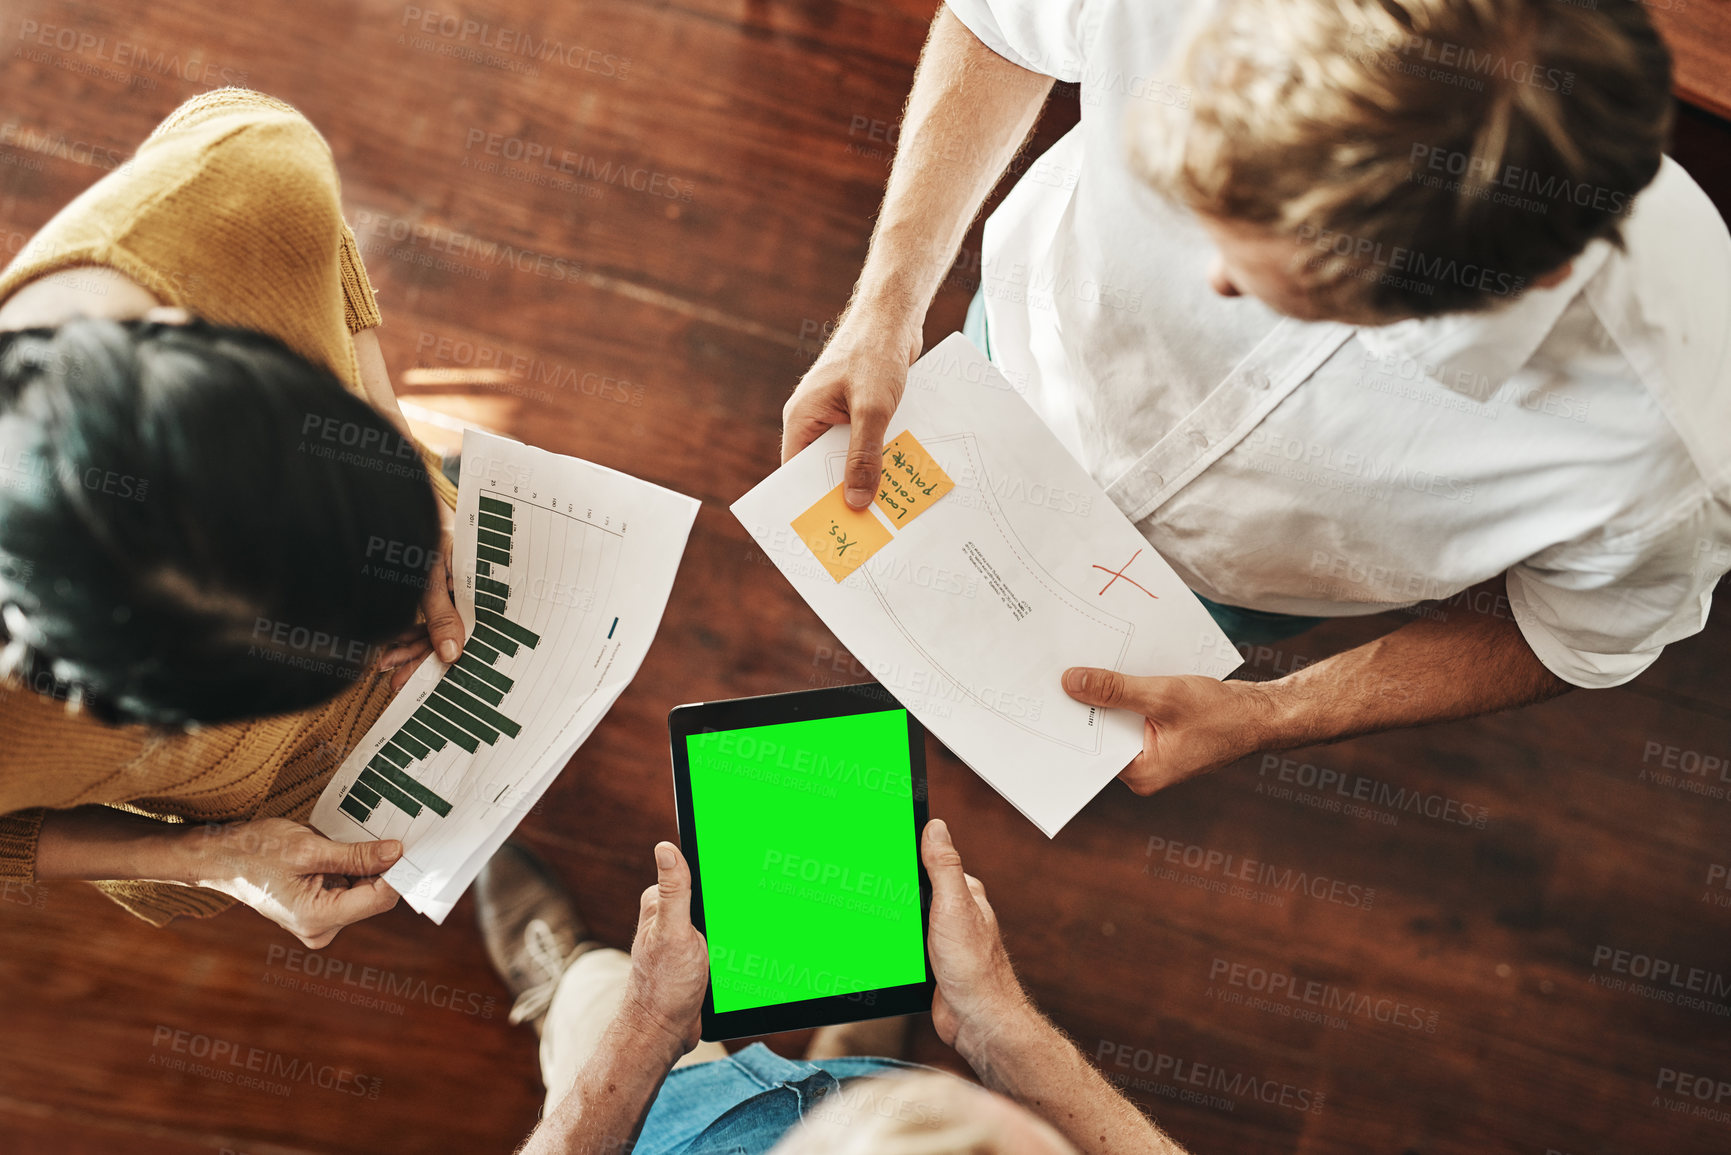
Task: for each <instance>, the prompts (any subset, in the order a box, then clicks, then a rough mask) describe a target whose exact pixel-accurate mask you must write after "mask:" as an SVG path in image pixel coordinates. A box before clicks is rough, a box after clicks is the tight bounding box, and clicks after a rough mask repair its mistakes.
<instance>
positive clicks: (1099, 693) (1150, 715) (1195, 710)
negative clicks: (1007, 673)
mask: <svg viewBox="0 0 1731 1155" xmlns="http://www.w3.org/2000/svg"><path fill="white" fill-rule="evenodd" d="M1064 692H1065V693H1066V694H1069V695H1070V697H1072V698H1074V699H1076V701H1078V702H1082V703H1085V704H1086V705H1089V706H1102V707H1105V708H1106V709H1109V710H1117V709H1125V710H1134V711H1136V712H1137V713H1138V714H1141V715H1142V719H1143V721H1142V753H1140V754H1138V755H1136V757H1135V758H1133V759H1132V760H1131V762H1130V765H1128V766H1126V767H1124V770H1123V772H1122V773H1120V774H1119V775H1118V777H1120V778H1122V779H1123V780H1124V782H1125V783H1126V784H1127V785H1128V786H1129V787H1130V789H1132V790H1134V791H1135V792H1136V793H1138V794H1152V793H1154V792H1155V791H1156V790H1164V789H1165V788H1166V787H1168V786H1172V785H1174V784H1176V783H1179V782H1182V781H1184V780H1185V779H1186V778H1194V777H1195V776H1196V775H1198V774H1206V773H1208V772H1209V771H1211V770H1218V769H1220V767H1222V766H1226V765H1228V764H1230V763H1232V762H1236V761H1237V760H1238V759H1240V758H1242V757H1244V756H1245V755H1247V754H1253V753H1255V752H1256V751H1257V750H1260V749H1262V748H1263V746H1264V745H1265V741H1264V735H1265V731H1266V727H1265V726H1264V724H1263V719H1264V717H1265V716H1266V714H1267V711H1268V706H1267V702H1266V700H1265V696H1264V694H1263V692H1262V689H1261V687H1259V686H1258V685H1257V684H1256V683H1255V682H1218V681H1215V680H1214V679H1213V678H1205V677H1201V676H1199V675H1191V676H1187V677H1180V678H1132V677H1126V676H1125V675H1123V674H1120V673H1118V672H1117V671H1116V670H1098V669H1093V668H1090V667H1082V666H1078V667H1076V668H1074V669H1070V670H1065V671H1064Z"/></svg>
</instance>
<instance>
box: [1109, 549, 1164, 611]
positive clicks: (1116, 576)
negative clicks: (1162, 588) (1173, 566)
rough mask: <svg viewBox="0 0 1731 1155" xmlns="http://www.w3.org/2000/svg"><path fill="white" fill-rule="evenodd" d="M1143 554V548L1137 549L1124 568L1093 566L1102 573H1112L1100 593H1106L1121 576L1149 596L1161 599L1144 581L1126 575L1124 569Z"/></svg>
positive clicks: (1156, 599)
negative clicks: (1144, 584)
mask: <svg viewBox="0 0 1731 1155" xmlns="http://www.w3.org/2000/svg"><path fill="white" fill-rule="evenodd" d="M1141 556H1142V551H1141V550H1137V551H1136V552H1135V553H1133V554H1131V555H1130V560H1129V561H1127V562H1125V563H1124V566H1123V568H1122V569H1107V568H1106V567H1105V566H1103V565H1096V566H1094V567H1093V568H1095V569H1097V570H1099V571H1100V572H1101V573H1109V574H1111V575H1112V578H1111V580H1110V581H1108V582H1107V583H1106V584H1105V585H1103V586H1101V587H1100V593H1101V594H1102V595H1104V594H1105V592H1106V591H1107V590H1109V589H1111V588H1112V582H1115V581H1117V580H1118V579H1119V578H1124V580H1125V581H1127V582H1129V583H1130V584H1131V585H1133V586H1135V587H1136V588H1137V589H1139V590H1141V591H1142V592H1143V593H1145V594H1147V595H1148V596H1149V597H1151V598H1153V599H1154V600H1155V601H1159V600H1160V595H1158V594H1155V593H1151V592H1150V591H1149V590H1148V589H1147V587H1145V586H1143V585H1142V583H1140V582H1138V581H1137V580H1136V579H1135V578H1133V577H1127V576H1125V573H1124V570H1127V569H1129V568H1130V567H1131V566H1132V565H1134V564H1135V563H1136V559H1137V558H1139V557H1141Z"/></svg>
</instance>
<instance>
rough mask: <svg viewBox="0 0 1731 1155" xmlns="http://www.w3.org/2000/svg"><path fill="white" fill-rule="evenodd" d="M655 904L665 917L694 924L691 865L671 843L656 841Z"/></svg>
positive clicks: (681, 923)
mask: <svg viewBox="0 0 1731 1155" xmlns="http://www.w3.org/2000/svg"><path fill="white" fill-rule="evenodd" d="M655 904H656V906H658V907H659V908H660V913H661V916H662V917H663V918H671V919H676V920H677V921H678V922H679V923H680V925H684V926H689V925H690V923H691V868H690V867H688V866H687V865H686V864H685V856H684V855H682V854H680V853H679V847H677V846H675V845H673V843H671V842H658V843H656V844H655Z"/></svg>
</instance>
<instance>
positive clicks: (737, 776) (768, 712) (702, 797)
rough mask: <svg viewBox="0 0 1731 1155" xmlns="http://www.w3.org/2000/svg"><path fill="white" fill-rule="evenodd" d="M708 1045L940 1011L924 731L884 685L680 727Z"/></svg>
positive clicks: (757, 701)
mask: <svg viewBox="0 0 1731 1155" xmlns="http://www.w3.org/2000/svg"><path fill="white" fill-rule="evenodd" d="M669 724H670V728H671V731H672V739H673V742H672V745H673V762H674V781H675V792H676V794H677V796H678V804H679V815H680V836H681V841H682V843H683V845H684V850H685V855H686V859H687V861H688V862H690V864H691V867H692V874H693V883H694V886H693V911H692V918H693V921H694V922H695V923H696V924H697V926H698V929H700V930H701V931H703V933H704V935H705V937H706V938H707V940H708V943H709V963H710V989H709V995H708V997H707V998H706V1000H705V1005H704V1037H705V1038H737V1037H740V1036H743V1035H757V1034H769V1033H773V1032H776V1031H785V1030H797V1029H801V1028H804V1027H811V1026H820V1025H823V1024H824V1023H832V1022H848V1021H852V1020H856V1019H866V1018H874V1017H878V1016H881V1015H896V1014H907V1013H910V1012H914V1011H925V1010H928V1009H929V1008H930V1005H931V1004H930V987H929V982H930V970H929V967H928V965H927V962H926V949H925V925H926V921H925V915H926V910H927V906H928V904H929V900H928V895H929V888H928V887H927V885H926V881H925V876H924V872H923V871H922V869H921V867H920V862H919V844H918V839H919V830H920V827H921V826H922V825H923V824H924V821H925V811H926V807H925V765H924V732H923V730H922V729H921V728H920V726H919V723H918V722H916V721H914V719H913V718H912V717H911V716H910V715H909V714H908V712H907V711H906V710H905V709H903V708H902V707H901V706H900V705H899V704H898V703H896V702H895V700H894V699H893V698H891V697H890V696H889V695H888V693H887V692H886V691H884V690H883V689H882V687H879V686H854V687H844V688H840V689H832V690H817V691H809V692H804V693H797V694H776V695H772V696H769V697H765V698H745V699H738V700H735V701H731V702H711V703H705V704H703V705H698V706H681V707H679V708H678V709H676V710H675V711H673V713H672V714H671V715H670V717H669Z"/></svg>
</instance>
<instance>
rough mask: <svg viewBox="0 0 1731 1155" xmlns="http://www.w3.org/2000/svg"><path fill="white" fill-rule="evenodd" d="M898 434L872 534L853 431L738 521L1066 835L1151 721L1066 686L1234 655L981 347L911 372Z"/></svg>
mask: <svg viewBox="0 0 1731 1155" xmlns="http://www.w3.org/2000/svg"><path fill="white" fill-rule="evenodd" d="M889 429H890V432H891V434H892V440H891V443H890V445H889V446H886V450H885V473H884V478H883V481H884V484H883V486H882V487H881V490H880V493H879V494H878V499H877V500H876V501H875V502H874V504H873V506H872V507H871V508H868V509H867V510H866V511H865V512H864V514H855V515H854V516H855V517H856V518H857V517H861V516H868V517H871V518H873V519H875V523H876V524H875V527H874V529H875V532H863V533H862V532H861V531H860V529H859V527H858V526H857V525H856V526H855V527H854V528H853V529H852V530H851V532H850V530H849V527H848V526H847V525H845V524H842V518H841V517H840V515H839V514H838V512H837V510H836V508H835V503H836V502H838V501H839V500H840V495H839V493H838V492H836V490H837V487H838V486H839V485H840V484H841V481H842V467H843V464H844V462H845V459H846V454H847V444H848V429H847V427H846V426H839V427H836V428H833V429H830V430H828V431H827V432H825V433H824V434H823V435H822V436H821V437H819V438H818V439H817V440H816V441H815V442H813V443H812V444H811V445H810V446H808V447H807V448H806V449H805V450H804V451H803V452H801V453H800V454H799V455H798V456H797V457H795V458H794V459H793V460H792V461H789V462H788V463H787V464H785V465H783V466H782V467H781V468H780V469H778V470H776V472H775V473H773V474H771V475H770V476H769V477H768V478H766V479H765V480H764V481H763V482H762V483H760V484H759V485H758V486H757V487H756V488H754V489H753V490H752V491H751V492H750V493H747V494H746V495H745V496H744V497H742V498H740V499H739V500H738V501H737V502H735V503H734V505H733V513H734V516H735V517H737V518H738V519H739V520H740V522H741V523H742V524H743V525H744V526H745V528H746V530H747V531H748V532H749V533H750V534H751V536H752V537H753V539H754V540H756V541H757V543H758V544H759V545H760V546H761V547H762V548H763V549H764V551H765V552H766V553H767V554H768V555H769V556H770V558H771V559H772V560H773V561H774V562H775V565H776V566H777V568H779V569H780V570H781V572H782V573H783V574H784V575H786V577H787V579H788V580H789V581H791V582H792V583H793V585H794V588H795V589H797V590H798V591H799V593H800V595H801V596H802V597H804V598H805V600H806V601H807V602H809V603H810V604H811V606H812V608H813V609H814V610H816V611H817V614H818V616H819V617H821V618H822V619H823V620H824V622H825V624H827V625H828V626H829V628H830V629H831V630H832V631H834V633H835V635H836V637H837V638H838V639H839V640H840V641H841V643H842V644H843V645H844V646H846V647H847V649H848V650H849V651H850V652H852V654H853V655H854V657H855V658H857V659H858V660H859V662H860V664H861V665H863V666H864V667H865V668H866V669H868V670H870V671H871V673H872V676H873V677H875V678H877V679H878V680H879V681H880V682H882V683H883V684H884V685H885V687H887V688H888V689H889V690H890V692H891V693H893V694H894V695H895V696H896V697H897V698H898V699H899V700H900V701H901V702H902V703H903V704H904V705H905V706H907V708H908V709H909V710H911V711H913V713H914V715H915V716H916V717H917V718H919V720H920V721H921V722H923V723H924V724H925V726H926V728H927V729H929V730H931V731H932V733H933V734H935V735H936V736H937V737H938V739H939V740H940V741H942V742H943V743H944V744H945V745H946V746H948V747H949V748H950V749H951V750H953V751H955V753H956V755H957V756H958V757H960V758H961V759H962V761H964V762H966V763H967V764H968V765H969V766H970V767H971V768H972V769H973V770H974V772H975V773H977V774H979V775H980V777H982V778H984V779H985V780H986V781H987V782H988V783H990V784H991V785H992V786H993V787H994V788H995V789H996V790H997V791H998V792H999V793H1000V794H1002V795H1003V796H1004V797H1005V798H1007V799H1009V801H1010V802H1011V803H1012V804H1014V805H1015V806H1016V808H1017V809H1018V810H1020V811H1021V812H1022V813H1023V814H1024V815H1026V816H1027V817H1028V819H1029V820H1030V821H1032V822H1033V823H1034V825H1036V826H1038V827H1039V828H1040V829H1041V830H1042V831H1044V832H1045V833H1046V834H1047V835H1048V836H1055V835H1056V834H1057V833H1058V831H1059V830H1060V829H1062V828H1063V826H1064V824H1065V823H1067V822H1068V821H1069V820H1070V819H1071V818H1073V817H1075V815H1076V813H1077V811H1079V810H1081V809H1082V807H1083V806H1084V805H1086V804H1087V802H1088V800H1089V799H1091V798H1092V797H1093V796H1094V795H1095V794H1097V793H1099V791H1100V790H1101V789H1102V788H1103V787H1104V786H1105V785H1106V784H1107V783H1108V782H1110V781H1111V780H1112V779H1113V778H1114V777H1116V776H1117V774H1118V773H1119V771H1121V770H1123V768H1124V767H1125V766H1126V765H1127V764H1128V763H1129V762H1130V760H1131V759H1132V758H1134V757H1135V756H1136V754H1137V753H1138V752H1140V751H1141V749H1142V719H1141V718H1140V717H1139V716H1137V715H1135V714H1134V713H1132V712H1130V711H1127V710H1111V711H1106V710H1100V709H1097V708H1095V707H1092V706H1085V705H1082V704H1081V703H1079V702H1076V701H1075V700H1073V699H1072V698H1070V697H1069V696H1068V695H1066V694H1065V693H1064V691H1063V687H1062V685H1061V684H1060V681H1059V680H1060V678H1061V677H1062V675H1063V672H1064V670H1065V669H1067V668H1068V667H1070V666H1101V667H1105V668H1108V669H1114V670H1120V671H1122V672H1124V673H1126V674H1139V675H1148V674H1166V675H1175V674H1203V675H1207V676H1209V677H1215V678H1220V677H1224V676H1225V675H1227V674H1229V673H1231V672H1232V670H1234V669H1235V668H1237V666H1238V664H1239V659H1238V654H1237V651H1236V650H1234V649H1233V647H1232V644H1231V643H1230V641H1228V640H1227V638H1226V635H1225V634H1223V633H1222V632H1221V630H1220V627H1219V626H1217V625H1215V624H1214V619H1213V618H1212V617H1211V616H1209V613H1208V611H1207V610H1206V609H1205V608H1203V605H1202V603H1201V602H1200V601H1198V600H1197V598H1196V596H1195V595H1194V594H1192V593H1191V592H1190V591H1189V590H1188V589H1187V588H1185V586H1184V583H1183V582H1181V581H1180V580H1179V579H1178V577H1177V575H1176V574H1174V573H1173V572H1172V570H1171V568H1170V567H1169V566H1167V565H1166V563H1165V562H1164V561H1162V560H1161V558H1160V557H1159V555H1157V554H1156V553H1155V552H1154V550H1153V548H1152V547H1150V546H1149V544H1148V542H1147V540H1146V539H1144V538H1143V537H1142V535H1141V534H1140V533H1138V532H1137V530H1136V527H1135V526H1133V525H1132V524H1131V523H1130V522H1129V520H1128V519H1126V518H1125V517H1124V515H1123V514H1122V513H1120V512H1119V511H1118V509H1117V508H1116V507H1115V506H1114V505H1113V504H1112V502H1111V500H1110V499H1109V498H1107V496H1106V494H1105V492H1104V491H1103V490H1102V489H1101V488H1100V486H1099V485H1098V484H1096V483H1095V481H1094V480H1093V478H1091V477H1090V476H1089V475H1088V473H1087V471H1085V470H1084V469H1083V468H1082V467H1081V466H1080V465H1079V464H1077V462H1076V461H1075V459H1074V458H1072V457H1071V456H1070V455H1069V454H1068V453H1067V452H1066V451H1065V450H1064V448H1063V446H1062V445H1060V444H1059V442H1058V439H1057V438H1056V437H1054V436H1053V435H1052V433H1051V431H1050V430H1048V429H1047V428H1046V426H1045V425H1044V424H1043V423H1042V422H1041V421H1040V419H1039V417H1038V416H1037V415H1036V414H1035V413H1034V411H1033V409H1032V408H1030V407H1029V406H1028V404H1027V402H1026V401H1025V400H1024V399H1023V398H1022V397H1021V396H1020V395H1019V394H1018V393H1017V392H1016V391H1015V390H1014V389H1013V388H1012V387H1011V386H1010V384H1009V382H1008V381H1007V380H1005V378H1004V377H1003V375H1002V374H1001V373H999V372H998V370H997V369H996V368H994V367H993V366H992V364H991V363H990V362H989V361H988V360H987V359H986V358H985V357H984V356H983V355H982V354H981V353H980V352H978V351H977V350H976V349H975V348H974V346H973V345H972V344H971V343H970V342H969V341H968V340H967V338H965V337H963V336H961V335H960V334H956V335H952V336H951V337H949V338H947V339H946V340H945V341H944V342H943V343H942V344H940V345H938V346H937V347H936V348H934V349H932V350H931V351H930V352H929V353H927V354H926V355H925V356H924V357H922V358H920V360H919V361H918V362H917V363H916V364H915V365H914V366H913V368H912V369H911V370H910V371H909V374H908V386H907V391H906V392H905V393H904V394H903V397H902V402H901V405H900V406H899V407H898V408H897V410H896V413H895V416H894V417H893V418H892V419H891V422H890V427H889ZM898 431H902V432H905V434H906V440H905V441H904V439H903V437H902V436H900V435H899V434H898ZM892 451H895V455H892ZM898 467H899V472H898ZM934 467H935V468H934ZM940 478H941V481H939V480H938V479H940ZM892 483H898V484H899V488H897V485H894V484H892ZM910 487H911V489H910ZM928 489H929V490H930V494H929V495H928V494H927V492H926V491H927V490H928ZM910 497H911V499H912V501H913V504H912V505H911V506H910V505H909V500H910ZM904 507H907V508H908V509H909V516H907V517H905V518H903V519H901V522H900V524H897V523H893V522H892V521H891V517H892V516H894V515H895V513H896V512H897V511H899V510H901V509H902V508H904ZM915 510H917V516H914V515H913V513H914V511H915ZM818 522H821V523H822V524H821V525H819V524H817V523H818ZM838 533H839V534H840V535H841V536H837V534H838ZM808 541H810V542H813V543H814V544H815V545H816V546H817V551H818V552H817V553H816V554H814V551H813V549H812V548H810V547H808V544H807V542H808ZM854 541H858V542H861V543H862V544H863V547H864V548H862V549H861V550H860V551H859V552H855V553H852V554H851V556H849V557H847V558H845V559H842V560H838V558H837V557H836V556H834V553H835V550H836V549H837V548H838V546H839V547H840V548H843V549H845V548H846V546H845V544H843V543H850V542H854ZM826 553H827V554H828V556H826ZM862 554H863V555H864V556H861V555H862Z"/></svg>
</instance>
